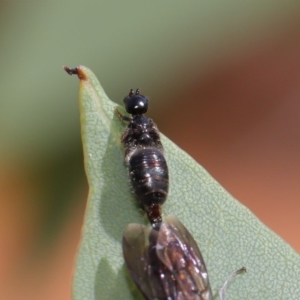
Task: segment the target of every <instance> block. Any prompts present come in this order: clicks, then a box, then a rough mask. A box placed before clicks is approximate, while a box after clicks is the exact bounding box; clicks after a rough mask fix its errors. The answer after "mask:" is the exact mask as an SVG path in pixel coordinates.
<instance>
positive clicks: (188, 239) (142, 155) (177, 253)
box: [116, 89, 244, 300]
mask: <svg viewBox="0 0 300 300" xmlns="http://www.w3.org/2000/svg"><path fill="white" fill-rule="evenodd" d="M124 104H125V108H126V111H127V112H128V113H129V114H131V116H130V117H129V116H124V115H122V114H121V113H120V112H119V111H118V110H116V113H117V115H118V116H119V118H120V119H121V120H123V121H126V122H128V126H127V128H126V130H125V131H124V133H123V135H122V138H121V141H122V143H123V145H124V147H125V163H126V164H127V167H128V170H129V177H130V181H131V184H132V188H133V190H134V193H135V196H136V198H137V200H138V202H139V204H140V205H141V207H142V209H143V210H144V211H145V212H146V213H147V216H148V219H149V221H150V223H151V225H152V227H147V226H144V225H141V224H129V225H128V226H127V228H126V230H125V232H124V235H123V256H124V259H125V263H126V265H127V268H128V270H129V272H130V274H131V277H132V279H133V280H134V282H135V284H136V285H137V287H138V288H139V290H140V291H141V293H142V294H143V296H144V298H145V299H147V300H212V299H213V295H212V292H211V288H210V284H209V279H208V272H207V269H206V266H205V263H204V260H203V258H202V255H201V252H200V250H199V248H198V246H197V243H196V242H195V240H194V238H193V237H192V235H191V234H190V233H189V231H188V230H187V229H186V228H185V227H184V225H183V224H182V223H181V222H180V221H179V220H178V219H177V218H176V217H174V216H168V217H166V218H164V220H162V215H161V205H162V204H163V203H164V202H165V201H166V198H167V194H168V189H169V175H168V167H167V163H166V160H165V157H164V155H163V146H162V144H161V141H160V136H159V131H158V129H157V126H156V125H155V123H154V122H153V121H152V119H150V118H147V117H146V116H145V115H144V114H145V113H146V112H147V110H148V99H147V98H146V97H145V96H143V95H141V94H140V91H139V89H137V90H136V91H135V92H134V91H133V90H132V89H131V90H130V92H129V95H128V96H127V97H125V98H124ZM243 271H244V268H242V269H240V270H238V271H236V272H234V273H233V274H232V275H231V276H230V277H229V278H228V279H227V280H226V282H225V283H224V285H223V287H222V288H221V289H220V291H219V295H220V299H221V300H225V290H226V287H227V286H228V284H229V283H230V281H231V280H232V279H233V278H234V277H235V276H236V275H237V274H238V273H241V272H243Z"/></svg>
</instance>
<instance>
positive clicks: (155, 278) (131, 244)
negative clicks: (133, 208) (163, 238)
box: [123, 224, 176, 300]
mask: <svg viewBox="0 0 300 300" xmlns="http://www.w3.org/2000/svg"><path fill="white" fill-rule="evenodd" d="M157 235H158V232H157V231H155V230H152V229H151V228H150V227H146V226H144V225H140V224H129V225H128V226H127V228H126V230H125V232H124V235H123V256H124V259H125V263H126V265H127V268H128V270H129V273H130V275H131V277H132V279H133V281H134V282H135V284H136V285H137V286H138V288H139V289H140V291H141V293H142V294H143V295H144V297H145V299H148V300H154V299H155V300H158V299H161V300H163V299H168V298H167V296H166V292H165V289H164V286H163V285H162V282H161V275H163V274H164V272H163V270H164V268H165V267H164V266H163V265H162V264H161V262H160V261H159V260H158V258H157V256H156V251H155V246H154V247H153V245H150V244H149V238H150V236H151V237H152V239H153V240H156V239H157ZM170 284H172V283H170ZM169 299H176V298H169Z"/></svg>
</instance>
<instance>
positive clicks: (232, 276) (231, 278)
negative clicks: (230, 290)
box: [219, 267, 246, 300]
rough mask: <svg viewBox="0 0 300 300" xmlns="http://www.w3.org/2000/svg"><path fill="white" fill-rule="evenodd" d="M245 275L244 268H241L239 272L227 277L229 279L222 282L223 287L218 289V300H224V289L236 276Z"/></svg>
mask: <svg viewBox="0 0 300 300" xmlns="http://www.w3.org/2000/svg"><path fill="white" fill-rule="evenodd" d="M243 273H246V268H245V267H242V268H240V269H239V270H236V271H234V272H233V273H231V274H230V275H229V277H228V278H227V279H226V281H225V282H224V284H223V286H222V287H221V288H220V289H219V297H220V300H226V289H227V287H228V285H229V284H230V283H231V282H232V281H233V280H234V278H235V276H236V275H238V274H243Z"/></svg>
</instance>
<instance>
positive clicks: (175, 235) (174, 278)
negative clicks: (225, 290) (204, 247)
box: [123, 216, 212, 300]
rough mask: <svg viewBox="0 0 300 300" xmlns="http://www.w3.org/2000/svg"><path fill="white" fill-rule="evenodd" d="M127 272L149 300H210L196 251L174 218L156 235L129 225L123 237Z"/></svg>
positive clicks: (201, 265)
mask: <svg viewBox="0 0 300 300" xmlns="http://www.w3.org/2000/svg"><path fill="white" fill-rule="evenodd" d="M123 254H124V258H125V262H126V265H127V267H128V270H129V272H130V274H131V276H132V278H133V280H134V281H135V283H136V285H137V286H138V288H139V289H140V290H141V292H142V294H143V295H144V297H145V299H149V300H211V299H212V293H211V289H210V285H209V281H208V274H207V270H206V267H205V263H204V261H203V258H202V256H201V253H200V251H199V248H198V246H197V244H196V242H195V240H194V239H193V237H192V236H191V234H190V233H189V232H188V230H187V229H186V228H185V227H184V225H183V224H182V223H181V222H180V221H179V220H178V219H177V218H176V217H174V216H168V217H167V218H165V219H164V222H163V223H162V225H161V227H160V229H159V231H156V230H154V229H152V228H148V227H146V226H143V225H139V224H130V225H128V227H127V228H126V230H125V232H124V236H123Z"/></svg>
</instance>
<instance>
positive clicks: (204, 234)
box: [73, 66, 300, 300]
mask: <svg viewBox="0 0 300 300" xmlns="http://www.w3.org/2000/svg"><path fill="white" fill-rule="evenodd" d="M78 68H79V69H78V70H79V73H80V76H79V77H80V94H79V105H80V120H81V132H82V141H83V148H84V163H85V170H86V174H87V178H88V182H89V196H88V202H87V207H86V214H85V220H84V225H83V231H82V241H81V245H80V248H79V253H78V256H77V261H76V268H75V274H74V281H73V299H75V300H81V299H87V300H96V299H101V300H105V299H124V300H127V299H128V300H129V299H138V298H140V296H139V295H138V292H137V291H136V289H135V287H134V285H133V283H132V281H131V279H130V278H129V276H128V273H127V271H126V268H125V266H124V261H123V256H122V248H121V241H122V235H123V231H124V229H125V228H126V226H127V225H128V224H129V223H140V224H147V220H146V219H145V218H144V216H143V214H142V213H141V211H140V210H139V209H138V208H137V206H136V204H135V201H134V198H133V194H132V193H131V190H130V186H129V180H128V175H127V170H126V167H125V165H124V149H123V148H122V146H121V143H120V137H121V134H122V132H123V130H124V124H122V122H121V121H120V120H119V119H118V117H117V116H116V115H115V113H114V109H115V108H116V106H117V105H116V104H115V103H113V102H112V101H110V100H109V99H108V97H107V95H106V94H105V92H104V90H103V88H102V87H101V85H100V83H99V82H98V80H97V78H96V77H95V75H94V74H93V73H92V72H91V71H90V70H89V69H87V68H86V67H83V66H80V67H78ZM125 92H126V91H125ZM124 95H125V94H124ZM150 105H151V104H150ZM118 109H119V110H120V111H122V112H124V109H123V108H121V107H119V108H118ZM162 142H163V145H164V148H165V155H166V158H167V161H168V165H169V172H170V193H169V197H168V200H167V202H166V204H165V205H164V209H163V213H164V215H169V214H173V215H175V216H177V218H179V220H180V221H181V222H182V223H183V224H184V225H185V226H186V227H187V228H188V229H189V231H190V233H191V234H192V235H193V237H194V238H195V240H196V241H197V243H198V245H199V248H200V250H201V252H202V254H203V257H204V259H205V262H206V266H207V269H208V272H209V276H210V283H211V286H212V289H213V291H214V292H216V291H217V289H218V288H219V287H221V285H222V284H223V282H224V281H225V279H226V278H227V277H228V275H229V274H230V273H232V272H233V271H234V270H236V269H239V268H240V267H242V266H245V267H246V268H247V273H246V274H244V275H240V276H238V277H237V278H236V279H235V281H234V282H233V283H232V284H231V285H230V286H229V288H228V292H227V296H228V299H229V300H234V299H236V300H240V299H251V300H254V299H259V300H261V299H264V300H265V299H270V300H271V299H272V300H274V299H295V300H296V299H299V295H300V284H299V282H300V257H299V255H298V254H297V253H296V252H295V251H294V250H293V249H292V248H291V247H290V246H289V245H288V244H286V243H285V242H284V241H283V240H282V239H281V238H280V237H278V236H277V235H276V234H275V233H273V232H272V231H271V230H270V229H268V228H267V227H266V226H265V225H264V224H262V223H261V222H260V221H259V220H258V219H257V218H256V217H255V216H254V215H253V214H252V213H251V212H250V211H249V210H248V209H247V208H246V207H244V206H243V205H241V204H240V203H239V202H238V201H236V200H235V199H234V198H233V197H232V196H231V195H230V194H228V192H226V191H225V190H224V189H223V188H222V187H221V186H220V185H219V184H218V183H217V182H216V181H215V180H214V179H213V178H212V177H211V176H210V175H209V174H208V173H207V171H206V170H204V169H203V168H202V167H201V166H200V165H198V164H197V163H196V162H195V161H194V160H193V159H192V158H191V157H190V156H189V155H188V154H186V153H185V152H184V151H183V150H181V149H180V148H178V147H177V146H176V145H175V144H174V143H172V142H171V141H170V140H168V139H167V138H166V137H164V136H163V135H162Z"/></svg>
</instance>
